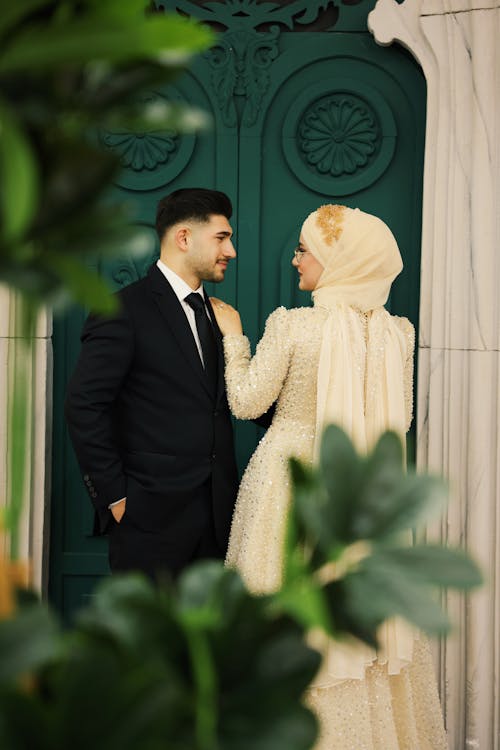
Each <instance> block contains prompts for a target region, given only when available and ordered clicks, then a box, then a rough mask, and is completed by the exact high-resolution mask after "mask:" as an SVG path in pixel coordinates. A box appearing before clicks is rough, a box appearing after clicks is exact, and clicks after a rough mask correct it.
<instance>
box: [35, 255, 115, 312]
mask: <svg viewBox="0 0 500 750" xmlns="http://www.w3.org/2000/svg"><path fill="white" fill-rule="evenodd" d="M43 262H44V264H45V265H46V267H47V268H49V269H50V270H51V271H52V272H53V273H54V275H55V276H57V277H59V278H60V279H61V281H62V282H64V285H65V287H66V289H67V290H68V293H69V294H70V296H71V299H73V300H74V301H75V302H77V303H78V304H80V305H82V306H84V307H87V308H89V309H91V310H93V311H95V312H100V313H103V314H108V315H110V314H112V313H114V312H116V310H117V309H118V301H117V298H116V297H115V296H114V295H112V294H111V289H110V287H109V286H108V285H107V284H106V282H105V281H104V280H103V279H102V278H101V276H99V274H98V273H95V272H94V271H91V270H90V269H89V268H88V267H87V266H86V265H84V263H82V262H81V261H80V260H78V259H77V258H75V257H74V256H71V255H62V254H59V255H56V254H55V253H48V252H46V253H44V256H43Z"/></svg>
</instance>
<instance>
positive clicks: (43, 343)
mask: <svg viewBox="0 0 500 750" xmlns="http://www.w3.org/2000/svg"><path fill="white" fill-rule="evenodd" d="M51 335H52V324H51V319H50V316H49V315H47V314H46V313H42V314H41V315H40V316H39V319H38V321H37V325H36V330H35V333H34V336H33V338H32V339H29V340H26V339H24V338H23V337H22V331H21V330H20V324H19V300H18V298H17V296H16V295H15V294H13V293H12V292H11V291H9V290H8V289H7V288H5V287H2V286H0V415H1V416H0V508H3V507H5V505H6V504H7V498H10V496H11V477H10V475H9V457H10V451H11V449H12V446H11V445H10V444H9V443H8V440H7V428H8V421H9V409H10V407H11V405H12V391H13V384H14V380H15V378H16V377H17V376H18V373H19V370H20V368H23V369H25V371H26V374H27V381H28V389H27V393H26V398H27V402H28V403H27V407H28V410H27V411H28V416H29V419H28V425H27V445H26V452H25V485H24V489H23V508H24V512H23V515H22V519H21V524H20V530H19V531H20V533H19V555H18V556H19V558H20V559H23V560H29V561H30V562H31V580H32V583H33V585H34V587H35V588H36V589H37V590H38V591H43V590H44V589H45V586H46V577H47V576H46V572H47V566H48V554H45V551H46V550H47V549H48V543H49V524H48V503H49V498H50V493H49V486H50V466H51V455H50V445H51V415H52V341H51ZM0 554H4V555H8V554H9V549H8V542H7V540H6V538H5V537H4V536H1V535H0Z"/></svg>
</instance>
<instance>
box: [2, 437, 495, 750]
mask: <svg viewBox="0 0 500 750" xmlns="http://www.w3.org/2000/svg"><path fill="white" fill-rule="evenodd" d="M292 471H293V477H294V502H293V504H292V509H291V513H290V524H289V533H288V538H287V544H286V548H285V565H284V568H285V575H284V584H283V587H282V589H281V590H280V591H278V592H277V593H275V594H272V595H268V596H252V595H251V594H250V593H249V592H248V591H247V590H246V589H245V587H244V585H243V583H242V581H241V579H240V577H239V576H238V574H237V573H236V572H235V571H232V570H228V569H227V568H224V567H223V565H222V564H219V563H211V562H207V563H203V564H198V565H196V566H193V567H192V568H190V569H189V570H187V571H186V572H185V573H184V575H183V576H182V577H181V579H180V580H179V582H178V583H177V584H176V585H175V586H173V585H169V584H167V585H165V586H164V587H160V588H159V589H154V588H153V587H152V585H151V584H150V583H149V582H147V581H146V580H144V579H143V578H142V577H140V576H124V577H118V576H117V577H114V578H112V579H109V580H107V581H105V582H104V583H103V584H102V585H101V587H100V589H99V591H98V592H97V594H96V596H95V598H94V600H93V602H92V603H91V605H90V606H89V607H87V608H86V609H85V610H82V611H81V612H80V614H79V617H78V619H77V622H76V623H75V625H74V626H73V627H72V628H71V629H70V630H67V631H63V630H62V629H61V627H60V625H59V624H58V623H57V621H56V618H55V617H54V615H53V614H51V613H50V612H49V611H48V610H47V609H46V608H45V607H44V606H42V605H41V604H39V603H38V602H37V601H35V600H34V599H33V598H32V597H31V596H30V595H28V594H27V593H26V592H24V593H21V594H20V595H19V603H18V606H17V608H14V609H11V611H10V612H7V611H5V612H4V619H3V621H0V746H1V747H2V748H6V750H7V749H8V750H28V749H29V750H59V749H60V748H66V747H71V748H72V749H73V750H75V749H76V750H78V749H79V748H81V749H82V750H84V748H85V750H87V748H90V747H91V748H93V750H100V749H101V748H102V750H115V749H116V750H129V749H130V750H132V748H136V747H138V746H140V747H141V748H142V749H143V750H150V749H151V750H153V749H154V750H159V749H160V748H165V750H167V749H168V750H307V749H308V748H311V747H312V746H313V744H314V739H315V736H316V731H317V727H316V721H315V718H314V716H313V715H312V714H311V713H310V712H309V710H308V709H306V708H305V707H304V706H303V704H302V701H301V697H302V696H303V694H304V691H305V690H306V689H307V686H308V685H309V684H310V682H311V680H312V679H313V677H314V674H315V672H316V671H317V669H318V666H319V663H320V656H319V654H318V653H317V652H315V651H314V650H312V649H311V648H310V647H309V646H308V645H306V641H305V636H306V633H307V632H308V631H309V629H310V628H314V627H321V628H323V629H324V630H326V631H327V632H329V633H330V634H334V635H335V637H336V638H342V637H345V636H346V635H350V636H355V637H358V638H360V639H361V640H363V641H365V642H366V643H369V644H372V645H374V644H376V639H377V629H378V626H379V625H380V623H381V622H382V621H383V620H384V619H386V618H388V617H391V616H394V615H400V616H403V617H405V618H406V619H407V620H408V621H409V622H411V623H413V624H415V625H417V626H419V627H421V628H423V629H424V630H426V631H427V632H429V633H431V634H433V635H435V634H437V633H440V632H444V631H445V630H446V628H447V622H446V619H445V617H444V615H443V614H442V613H441V611H440V609H439V607H438V605H437V604H436V601H435V596H436V590H437V587H439V586H441V585H447V586H450V587H452V588H456V589H459V590H469V589H471V588H473V587H475V586H477V585H479V584H480V582H481V576H480V574H479V572H478V569H477V567H476V566H475V565H474V564H473V563H472V561H471V560H470V559H469V558H468V557H467V556H466V555H465V554H464V553H462V552H460V551H458V550H451V549H445V548H443V547H439V546H427V545H420V546H418V547H405V546H402V545H401V544H400V543H399V542H398V538H399V536H400V534H401V533H402V532H408V530H409V529H410V528H411V527H412V526H413V524H414V523H416V522H419V523H420V522H422V521H423V520H425V519H428V517H429V511H432V513H435V512H436V511H439V510H440V509H441V508H442V502H443V501H444V500H445V497H446V488H445V486H444V484H443V482H442V481H441V480H439V479H435V478H432V477H429V476H419V475H416V474H405V473H404V472H403V470H402V449H401V445H400V442H399V440H398V438H397V437H396V436H395V435H394V434H391V433H386V434H385V435H384V436H382V438H381V440H380V441H379V443H378V445H377V446H376V448H375V449H374V451H373V453H372V454H371V455H370V456H368V457H365V458H361V457H359V456H357V455H356V453H355V451H354V449H353V446H352V444H351V443H350V441H349V439H348V438H347V437H346V435H345V434H344V433H343V432H342V431H341V430H340V429H338V428H336V427H329V428H328V429H327V431H326V432H325V435H324V439H323V445H322V452H321V463H320V466H319V467H318V468H317V469H310V468H307V467H305V466H303V465H301V464H298V463H296V462H292ZM360 550H361V553H360ZM332 566H336V567H332ZM325 571H326V574H325ZM6 581H7V569H4V571H3V582H4V589H5V582H6ZM0 598H1V597H0ZM12 605H13V601H12V600H11V606H12Z"/></svg>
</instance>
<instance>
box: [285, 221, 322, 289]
mask: <svg viewBox="0 0 500 750" xmlns="http://www.w3.org/2000/svg"><path fill="white" fill-rule="evenodd" d="M292 266H293V267H294V268H296V269H297V271H298V273H299V289H302V290H303V291H304V292H312V291H313V289H316V284H317V283H318V281H319V277H320V276H321V274H322V273H323V266H322V265H321V263H320V262H319V260H317V259H316V258H315V257H314V255H313V254H312V253H311V252H310V250H309V249H308V247H307V245H306V243H305V242H304V240H303V238H302V235H301V236H300V239H299V245H298V247H297V248H296V249H295V251H294V256H293V260H292Z"/></svg>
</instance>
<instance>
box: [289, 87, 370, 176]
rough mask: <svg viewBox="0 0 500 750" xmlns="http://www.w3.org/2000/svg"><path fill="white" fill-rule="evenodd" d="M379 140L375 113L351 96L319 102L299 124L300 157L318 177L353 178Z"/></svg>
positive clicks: (336, 97) (336, 96)
mask: <svg viewBox="0 0 500 750" xmlns="http://www.w3.org/2000/svg"><path fill="white" fill-rule="evenodd" d="M379 139H380V127H379V125H378V122H377V118H376V115H375V113H374V112H373V110H372V109H371V108H370V107H369V106H368V105H367V104H365V103H364V102H363V101H362V100H361V99H359V98H357V97H353V96H344V95H333V96H328V97H324V98H322V99H320V100H319V101H317V102H315V103H314V104H313V105H312V106H311V107H310V108H309V109H308V110H307V111H306V112H305V114H304V116H303V117H302V121H301V123H300V124H299V147H300V152H301V154H302V158H303V159H304V161H305V162H306V163H307V164H309V165H310V166H312V167H313V168H314V169H315V170H316V171H317V172H318V173H319V174H321V175H328V174H330V175H332V176H333V177H340V176H341V175H343V174H348V175H352V174H354V173H355V172H357V171H358V170H359V169H362V168H363V167H366V165H367V164H368V162H369V160H370V157H371V156H372V155H373V154H374V152H375V151H376V148H377V143H378V141H379Z"/></svg>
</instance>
